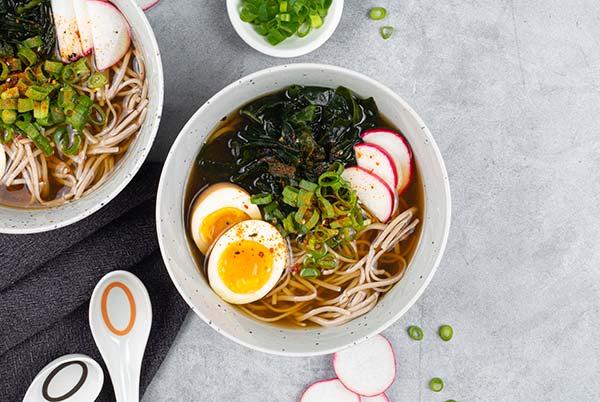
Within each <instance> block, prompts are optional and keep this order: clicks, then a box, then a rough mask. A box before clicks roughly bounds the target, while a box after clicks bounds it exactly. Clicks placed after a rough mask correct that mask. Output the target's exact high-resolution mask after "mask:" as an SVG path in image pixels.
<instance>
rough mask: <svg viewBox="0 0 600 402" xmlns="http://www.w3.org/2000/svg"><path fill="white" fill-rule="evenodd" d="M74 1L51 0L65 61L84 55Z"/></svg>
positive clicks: (59, 46)
mask: <svg viewBox="0 0 600 402" xmlns="http://www.w3.org/2000/svg"><path fill="white" fill-rule="evenodd" d="M74 1H75V0H52V1H51V5H52V16H53V17H54V25H55V28H56V37H57V39H58V48H59V50H60V57H61V58H62V60H63V61H64V62H65V63H68V62H71V61H75V60H77V59H79V58H80V57H81V56H83V51H82V49H81V42H80V41H79V28H78V27H77V20H76V18H75V7H74Z"/></svg>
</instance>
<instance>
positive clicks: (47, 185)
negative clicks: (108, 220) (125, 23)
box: [0, 46, 148, 207]
mask: <svg viewBox="0 0 600 402" xmlns="http://www.w3.org/2000/svg"><path fill="white" fill-rule="evenodd" d="M88 65H90V66H93V65H94V61H93V56H88ZM108 73H109V77H108V83H107V84H106V85H105V86H104V88H100V89H99V90H96V91H94V90H91V89H89V88H87V87H85V86H77V85H75V86H73V88H74V89H75V90H76V91H77V93H78V95H83V94H85V95H87V96H89V97H90V98H91V99H92V101H94V102H96V104H98V105H99V106H100V108H101V109H102V111H103V112H104V114H105V115H106V121H105V123H104V124H103V125H101V126H95V125H89V124H88V125H87V126H86V127H85V129H83V132H82V134H83V135H82V144H81V148H80V151H79V153H78V154H76V155H73V156H69V155H62V154H60V153H59V152H58V149H57V152H55V153H54V154H53V155H52V156H49V157H48V156H45V155H44V154H43V153H42V152H41V151H40V150H38V149H37V148H36V147H35V145H34V144H33V142H32V141H31V140H30V139H28V138H17V139H15V140H14V141H12V142H10V143H8V144H5V145H3V148H4V151H5V152H6V155H7V160H6V170H5V172H4V174H3V175H2V177H0V187H2V186H4V187H6V188H10V187H11V186H25V188H26V189H27V192H28V193H29V199H28V200H25V201H22V202H18V203H17V202H10V204H11V205H12V204H15V205H16V206H44V207H53V206H57V205H61V204H63V203H65V202H67V201H71V200H78V199H80V198H81V197H83V196H85V195H87V194H89V193H90V192H92V191H94V190H95V189H96V188H98V187H100V186H101V185H102V184H103V183H104V182H105V181H106V179H107V178H108V176H109V173H110V172H111V171H112V170H113V169H114V167H115V164H116V163H117V161H118V160H119V159H120V158H121V156H122V155H123V154H124V153H125V152H126V151H127V149H128V147H129V145H130V143H131V141H132V140H133V138H135V136H136V135H137V134H138V133H139V131H140V128H141V126H142V123H143V121H144V119H145V117H146V113H147V110H148V81H147V79H146V72H145V66H144V61H143V58H142V57H141V54H140V52H139V51H138V50H137V49H136V48H135V47H133V46H132V47H131V48H130V49H129V51H128V52H127V53H126V55H125V56H124V57H123V59H122V60H121V61H120V62H119V63H117V64H116V65H114V66H113V67H111V69H110V71H109V72H108ZM55 130H56V127H52V128H49V129H46V130H45V131H44V132H43V134H44V135H45V136H51V135H52V134H53V132H54V131H55ZM56 188H58V190H57V189H56ZM2 198H3V197H2V196H1V195H0V202H2V203H4V200H3V199H2Z"/></svg>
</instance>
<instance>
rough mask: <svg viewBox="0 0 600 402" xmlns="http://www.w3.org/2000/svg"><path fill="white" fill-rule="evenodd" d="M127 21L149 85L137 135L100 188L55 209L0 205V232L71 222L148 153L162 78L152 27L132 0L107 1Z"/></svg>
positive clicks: (109, 195) (122, 182) (111, 192)
mask: <svg viewBox="0 0 600 402" xmlns="http://www.w3.org/2000/svg"><path fill="white" fill-rule="evenodd" d="M111 1H112V3H113V4H115V5H116V6H117V7H118V8H119V9H120V10H121V12H122V13H123V15H124V16H125V17H126V18H127V21H129V25H130V27H131V33H132V37H133V40H134V42H135V44H136V46H137V47H138V48H141V50H142V53H143V55H144V61H145V63H146V76H147V77H148V85H149V104H148V114H147V116H146V120H145V121H144V125H143V126H142V129H141V131H140V133H139V134H138V136H137V138H136V139H135V140H134V142H133V143H132V145H131V146H130V147H129V150H128V151H127V153H126V154H125V155H124V156H123V158H122V159H121V160H120V161H119V163H118V164H117V166H116V168H115V170H114V171H113V172H112V173H111V175H110V177H109V178H108V180H107V181H106V183H104V184H103V185H102V186H100V188H98V189H96V190H95V191H93V192H91V193H90V194H89V195H87V196H85V197H82V198H81V199H79V200H77V201H73V202H69V203H66V204H64V205H61V206H59V207H55V208H42V209H17V208H9V207H4V206H1V205H0V233H13V234H26V233H38V232H45V231H48V230H53V229H57V228H60V227H63V226H67V225H70V224H73V223H75V222H77V221H79V220H81V219H83V218H85V217H87V216H89V215H91V214H93V213H94V212H96V211H97V210H99V209H100V208H102V207H103V206H104V205H106V204H107V203H109V202H110V201H111V200H112V199H113V198H114V197H116V196H117V194H119V193H120V192H121V190H123V188H125V186H126V185H127V184H128V183H129V182H130V181H131V179H132V178H133V176H135V174H136V173H137V171H138V170H139V169H140V167H141V166H142V163H143V162H144V160H145V159H146V157H147V156H148V152H150V148H151V147H152V143H153V142H154V138H155V137H156V133H157V131H158V125H159V122H160V117H161V113H162V107H163V94H164V80H163V69H162V62H161V59H160V52H159V50H158V44H157V43H156V38H155V37H154V32H153V31H152V27H150V24H149V23H148V20H147V19H146V16H145V15H144V12H143V11H142V9H141V8H140V7H139V6H138V5H137V3H136V2H135V0H111Z"/></svg>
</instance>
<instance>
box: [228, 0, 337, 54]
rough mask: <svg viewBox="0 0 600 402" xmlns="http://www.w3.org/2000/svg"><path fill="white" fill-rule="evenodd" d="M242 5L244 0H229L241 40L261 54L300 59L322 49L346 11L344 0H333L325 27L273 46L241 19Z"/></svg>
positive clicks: (324, 21) (233, 22) (230, 11)
mask: <svg viewBox="0 0 600 402" xmlns="http://www.w3.org/2000/svg"><path fill="white" fill-rule="evenodd" d="M241 4H242V0H227V13H228V14H229V20H230V21H231V25H233V28H234V29H235V31H236V32H237V33H238V35H239V36H240V38H242V39H243V40H244V42H246V43H247V44H248V45H249V46H250V47H252V48H254V49H255V50H258V51H259V52H261V53H264V54H266V55H268V56H272V57H282V58H288V57H299V56H302V55H305V54H307V53H310V52H312V51H313V50H316V49H318V48H319V47H321V45H323V44H324V43H325V42H327V40H328V39H329V38H330V37H331V35H333V32H334V31H335V30H336V28H337V26H338V24H339V23H340V20H341V19H342V11H343V9H344V0H333V2H332V3H331V7H330V8H329V12H328V14H327V16H326V17H325V19H324V20H323V26H321V27H320V28H319V29H313V30H312V31H311V32H310V33H309V34H308V35H306V36H305V37H304V38H300V37H298V36H296V35H294V36H292V37H291V38H288V39H286V40H284V41H283V42H281V43H280V44H278V45H277V46H273V45H271V44H270V43H269V42H267V40H266V39H265V37H264V36H261V35H259V34H258V33H257V32H256V30H255V29H254V27H253V26H252V24H248V23H246V22H244V21H242V20H241V19H240V6H241Z"/></svg>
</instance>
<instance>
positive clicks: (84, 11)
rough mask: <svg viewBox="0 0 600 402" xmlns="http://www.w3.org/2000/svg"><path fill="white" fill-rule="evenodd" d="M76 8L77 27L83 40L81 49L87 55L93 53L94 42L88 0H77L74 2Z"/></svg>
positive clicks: (80, 38) (80, 39)
mask: <svg viewBox="0 0 600 402" xmlns="http://www.w3.org/2000/svg"><path fill="white" fill-rule="evenodd" d="M73 6H74V9H75V19H76V21H77V28H78V29H79V41H80V42H81V50H82V51H83V54H84V55H85V56H87V55H88V54H90V53H92V50H93V48H94V42H93V41H92V21H91V20H90V15H89V13H88V7H87V1H85V0H83V1H81V0H76V1H74V2H73Z"/></svg>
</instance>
